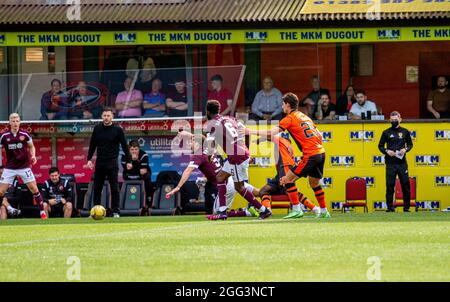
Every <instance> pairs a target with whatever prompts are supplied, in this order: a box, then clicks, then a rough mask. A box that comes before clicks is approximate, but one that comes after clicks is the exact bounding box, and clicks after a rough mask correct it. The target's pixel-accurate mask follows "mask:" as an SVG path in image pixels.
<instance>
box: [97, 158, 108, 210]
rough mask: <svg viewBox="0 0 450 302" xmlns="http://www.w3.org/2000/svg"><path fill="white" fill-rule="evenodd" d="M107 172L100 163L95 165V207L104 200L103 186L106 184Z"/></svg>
mask: <svg viewBox="0 0 450 302" xmlns="http://www.w3.org/2000/svg"><path fill="white" fill-rule="evenodd" d="M105 178H106V170H105V167H104V166H103V165H101V164H99V163H95V172H94V205H100V204H101V200H102V191H103V185H104V183H105Z"/></svg>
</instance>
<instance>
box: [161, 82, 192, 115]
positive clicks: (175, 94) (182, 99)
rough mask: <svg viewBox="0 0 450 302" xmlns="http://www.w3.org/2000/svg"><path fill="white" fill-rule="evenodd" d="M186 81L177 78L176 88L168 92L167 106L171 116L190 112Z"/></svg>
mask: <svg viewBox="0 0 450 302" xmlns="http://www.w3.org/2000/svg"><path fill="white" fill-rule="evenodd" d="M187 102H188V101H187V96H186V82H185V81H184V80H177V81H176V82H175V90H174V91H171V92H169V93H168V94H167V98H166V108H167V111H168V115H169V116H170V117H182V116H187V114H188V104H187Z"/></svg>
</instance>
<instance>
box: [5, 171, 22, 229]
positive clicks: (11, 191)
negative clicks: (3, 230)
mask: <svg viewBox="0 0 450 302" xmlns="http://www.w3.org/2000/svg"><path fill="white" fill-rule="evenodd" d="M2 174H3V166H0V177H1V176H2ZM18 186H19V181H18V180H17V177H16V178H15V179H14V182H13V184H12V185H11V186H9V188H8V190H7V191H6V193H5V196H3V200H1V201H0V219H1V220H5V219H8V217H10V218H12V217H17V216H19V215H20V213H21V211H20V210H19V209H17V208H15V207H13V205H14V206H16V207H17V205H18V204H19V201H20V200H19V199H20V198H19V194H17V193H18Z"/></svg>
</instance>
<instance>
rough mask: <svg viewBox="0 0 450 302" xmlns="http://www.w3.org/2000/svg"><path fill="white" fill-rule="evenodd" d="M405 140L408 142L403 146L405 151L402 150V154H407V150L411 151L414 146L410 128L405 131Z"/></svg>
mask: <svg viewBox="0 0 450 302" xmlns="http://www.w3.org/2000/svg"><path fill="white" fill-rule="evenodd" d="M405 142H406V147H405V148H403V150H404V151H401V150H400V151H401V152H402V154H405V153H406V152H409V151H410V150H411V149H412V147H413V142H412V139H411V134H410V133H409V131H408V130H406V131H405Z"/></svg>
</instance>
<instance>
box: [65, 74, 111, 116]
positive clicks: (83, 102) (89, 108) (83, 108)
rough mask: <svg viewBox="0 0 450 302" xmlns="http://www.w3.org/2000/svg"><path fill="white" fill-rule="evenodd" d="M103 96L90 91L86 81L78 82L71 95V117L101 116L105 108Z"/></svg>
mask: <svg viewBox="0 0 450 302" xmlns="http://www.w3.org/2000/svg"><path fill="white" fill-rule="evenodd" d="M101 97H102V96H97V95H95V94H93V93H92V92H90V90H88V89H87V84H86V82H85V81H80V82H78V85H77V88H76V89H75V90H74V91H72V93H71V97H70V99H71V101H70V103H71V110H70V112H69V119H83V118H84V119H90V118H100V116H101V113H102V109H103V106H102V105H101Z"/></svg>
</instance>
